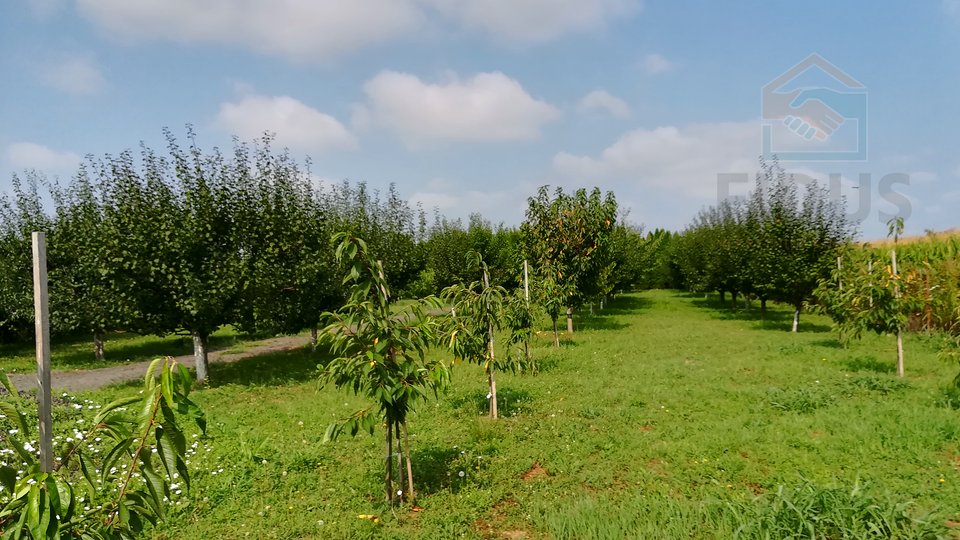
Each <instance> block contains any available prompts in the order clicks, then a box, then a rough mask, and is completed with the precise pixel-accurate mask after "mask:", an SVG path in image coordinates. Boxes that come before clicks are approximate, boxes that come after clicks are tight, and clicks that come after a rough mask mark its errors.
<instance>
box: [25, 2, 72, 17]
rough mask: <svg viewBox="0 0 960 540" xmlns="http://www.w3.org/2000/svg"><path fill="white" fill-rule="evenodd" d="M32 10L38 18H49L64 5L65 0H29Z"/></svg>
mask: <svg viewBox="0 0 960 540" xmlns="http://www.w3.org/2000/svg"><path fill="white" fill-rule="evenodd" d="M27 4H28V5H29V6H30V11H31V12H32V13H33V16H34V17H36V18H38V19H48V18H50V17H51V16H53V15H54V14H56V13H57V12H58V11H60V8H61V7H63V0H28V1H27Z"/></svg>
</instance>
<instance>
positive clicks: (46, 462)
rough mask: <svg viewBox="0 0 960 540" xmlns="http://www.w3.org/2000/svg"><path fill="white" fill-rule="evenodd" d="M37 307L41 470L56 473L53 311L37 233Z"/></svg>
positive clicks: (41, 238) (40, 236) (41, 241)
mask: <svg viewBox="0 0 960 540" xmlns="http://www.w3.org/2000/svg"><path fill="white" fill-rule="evenodd" d="M33 307H34V314H35V321H36V336H37V387H38V390H37V398H38V400H39V402H40V405H39V408H38V413H39V415H40V469H41V470H42V471H43V472H46V473H49V472H53V417H52V415H51V412H50V402H51V397H50V311H49V298H48V297H47V240H46V237H45V235H44V234H43V233H42V232H35V233H33Z"/></svg>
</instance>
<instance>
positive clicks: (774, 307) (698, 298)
mask: <svg viewBox="0 0 960 540" xmlns="http://www.w3.org/2000/svg"><path fill="white" fill-rule="evenodd" d="M688 296H689V297H690V298H692V300H691V302H690V303H691V304H693V305H694V306H696V307H698V308H701V309H706V310H710V311H711V312H712V316H713V318H715V319H720V320H727V321H748V322H753V323H755V324H754V325H753V326H754V328H756V329H758V330H774V331H779V332H789V331H790V329H791V328H792V326H793V310H792V309H791V308H787V309H785V308H784V307H783V305H782V304H777V303H774V302H768V303H767V309H766V313H762V312H761V310H760V306H759V304H758V303H757V302H753V303H752V304H751V307H750V309H744V308H743V304H741V303H740V301H739V300H738V302H737V303H736V304H734V303H733V302H731V301H730V300H729V299H728V300H727V301H726V302H724V303H721V302H720V300H719V299H718V298H714V297H710V298H709V299H705V298H703V295H688ZM803 315H804V314H803V313H801V314H800V327H799V332H800V333H804V332H815V333H824V332H830V331H832V330H833V328H831V327H830V325H826V324H817V323H811V322H808V321H804V317H803Z"/></svg>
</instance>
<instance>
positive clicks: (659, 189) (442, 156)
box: [0, 0, 960, 238]
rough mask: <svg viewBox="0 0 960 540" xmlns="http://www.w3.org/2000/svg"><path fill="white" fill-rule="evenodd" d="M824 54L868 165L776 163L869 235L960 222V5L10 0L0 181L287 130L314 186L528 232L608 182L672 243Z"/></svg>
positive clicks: (0, 14)
mask: <svg viewBox="0 0 960 540" xmlns="http://www.w3.org/2000/svg"><path fill="white" fill-rule="evenodd" d="M812 53H817V54H819V55H820V56H821V57H822V58H824V59H826V60H828V61H829V62H831V63H832V64H833V65H835V66H837V67H838V68H839V69H841V70H842V71H844V72H845V73H847V74H849V75H850V76H851V77H853V78H854V79H856V80H857V81H859V82H860V83H862V84H863V86H864V87H865V92H866V94H867V100H868V109H867V115H866V119H867V126H868V130H867V135H868V136H867V141H866V144H867V151H868V159H867V160H866V161H857V162H823V161H807V160H805V161H791V162H787V163H784V165H785V166H786V168H787V169H788V170H791V171H794V172H796V173H798V174H805V175H808V176H812V177H817V178H820V179H826V178H827V176H828V175H829V174H831V173H832V174H835V175H839V176H837V178H839V179H840V184H839V185H840V186H841V187H840V191H841V193H843V194H845V195H847V196H852V197H855V198H860V197H861V196H862V197H863V198H864V199H865V200H867V201H868V206H867V207H864V208H860V205H859V204H851V205H850V206H851V208H850V212H851V213H854V212H855V211H857V210H858V209H861V210H869V213H867V215H866V217H865V218H864V221H863V223H862V225H861V227H860V229H861V233H862V235H863V236H864V237H866V238H875V237H879V236H883V234H884V232H885V227H884V226H883V225H882V223H881V221H882V219H881V218H880V216H879V214H878V212H886V213H894V212H897V211H898V209H899V210H900V211H904V212H905V213H906V217H907V220H906V224H907V232H908V233H914V234H917V233H922V232H923V231H924V230H925V229H937V230H939V229H946V228H951V227H955V226H960V212H958V211H957V208H958V205H960V183H958V180H960V155H958V153H957V152H956V151H955V146H956V142H957V141H958V140H960V122H957V121H956V119H958V118H960V105H958V100H957V97H956V89H957V88H958V87H960V84H958V83H960V69H958V60H960V54H958V53H960V1H957V0H949V1H945V2H940V1H925V2H888V1H877V2H871V3H870V4H869V8H867V7H866V4H864V3H862V2H854V1H849V2H837V1H813V2H804V3H803V4H802V7H801V6H800V4H798V3H789V4H788V3H781V2H768V1H744V2H693V1H667V0H647V1H644V2H641V1H640V0H351V1H349V2H348V1H345V0H340V1H334V0H312V1H311V0H273V1H269V2H268V1H266V0H264V1H255V0H234V1H229V0H210V1H205V2H194V1H191V0H140V1H136V2H131V1H129V0H25V1H21V0H14V1H11V2H3V3H2V4H0V73H2V80H3V83H2V84H0V189H2V190H6V189H8V188H9V184H10V177H11V174H12V173H14V172H16V171H20V170H23V169H26V168H36V169H39V170H42V171H44V172H45V173H47V174H48V175H49V176H59V177H68V176H70V175H71V174H72V172H73V171H74V170H75V168H76V164H77V163H78V162H79V160H80V159H81V156H83V155H85V154H89V153H92V154H103V153H118V152H120V151H121V150H124V149H127V148H135V147H136V146H137V145H138V144H139V142H140V141H144V142H146V143H147V144H148V145H151V146H155V147H161V146H162V136H161V128H162V127H164V126H169V127H171V128H172V129H174V131H175V132H177V133H180V134H182V133H183V132H184V129H183V126H184V125H185V124H187V123H190V124H193V125H194V126H195V128H196V130H197V133H198V135H199V142H200V144H201V145H202V146H204V147H207V148H209V147H212V146H215V145H216V146H222V147H226V146H229V145H230V140H231V136H232V135H237V136H239V137H240V138H241V139H245V140H250V139H253V138H255V137H257V134H259V133H262V132H263V131H264V130H269V131H272V132H275V133H276V134H277V139H278V141H279V142H280V143H281V144H283V145H285V146H288V147H289V148H290V149H291V151H292V152H293V153H294V154H296V155H300V156H305V155H309V156H310V157H311V159H312V161H313V166H312V172H313V173H314V174H315V175H316V176H317V180H318V181H331V180H333V181H336V180H340V179H344V178H347V179H350V180H354V181H356V180H364V181H366V182H368V183H369V184H370V185H371V186H374V187H380V188H384V187H386V186H387V185H388V184H389V183H390V182H395V183H396V184H397V185H398V187H399V188H400V191H401V193H402V194H403V195H404V196H405V197H408V198H409V199H410V200H411V201H414V202H416V201H419V202H422V203H423V204H424V205H425V206H426V207H427V208H428V209H429V208H433V207H439V209H440V210H441V212H443V213H444V214H447V215H450V216H455V217H456V216H466V215H467V214H468V213H470V212H473V211H479V212H481V213H483V214H484V215H485V216H486V217H488V218H490V219H492V220H494V221H503V222H506V223H508V224H516V223H519V222H520V221H521V220H522V218H523V210H524V208H525V200H526V197H528V196H530V195H532V194H533V193H534V191H535V189H536V187H537V186H539V185H542V184H552V185H560V186H563V187H565V188H575V187H581V186H586V187H590V186H594V185H598V186H600V187H602V188H604V189H611V190H613V191H615V192H616V194H617V196H618V199H619V200H620V202H621V205H622V206H623V207H625V208H629V210H630V219H631V221H634V222H636V223H641V224H643V225H645V226H646V227H648V228H653V227H666V228H672V229H680V228H682V227H683V226H684V225H685V224H686V223H688V222H689V221H690V219H691V218H692V217H693V215H694V214H695V213H696V212H697V211H698V210H699V209H700V208H702V207H703V206H705V205H709V204H711V203H714V202H715V201H716V199H717V192H718V174H721V173H728V174H729V173H740V174H746V175H748V177H751V178H752V176H753V174H755V171H756V169H757V157H758V156H759V154H760V153H761V151H762V149H761V143H760V132H761V122H762V119H761V88H762V87H763V86H764V85H765V84H767V83H768V82H770V81H772V80H774V79H775V78H776V77H778V76H779V75H780V74H781V73H784V72H786V71H787V70H788V69H790V68H791V67H792V66H793V65H795V64H797V63H798V62H800V61H802V60H804V59H805V58H807V57H808V56H809V55H810V54H812ZM809 84H823V81H818V82H813V83H808V84H807V86H809ZM854 125H856V124H855V123H854V122H853V121H846V122H845V123H844V124H843V125H842V126H841V127H840V128H838V130H837V132H836V133H835V134H833V135H831V137H833V138H832V139H831V138H828V139H827V140H826V141H827V142H825V143H823V144H835V143H836V141H840V140H841V136H842V135H843V133H847V134H849V132H848V131H843V130H848V129H850V126H854ZM892 173H903V174H907V175H909V183H900V184H896V185H895V187H894V190H895V191H897V192H899V193H901V194H902V195H903V196H904V197H906V200H908V201H909V208H907V207H906V205H905V204H904V203H902V202H901V203H899V206H898V204H897V199H896V198H892V197H890V196H886V197H885V196H883V195H882V194H881V192H880V188H879V187H878V186H879V184H880V182H881V179H882V178H883V177H884V176H885V175H889V174H892ZM862 174H869V175H870V184H869V185H867V184H861V185H860V188H859V190H853V189H851V186H852V185H853V184H854V183H856V182H858V179H859V178H861V175H862ZM863 213H864V212H860V214H861V215H862V214H863Z"/></svg>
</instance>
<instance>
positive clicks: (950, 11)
mask: <svg viewBox="0 0 960 540" xmlns="http://www.w3.org/2000/svg"><path fill="white" fill-rule="evenodd" d="M943 12H944V13H946V14H947V15H948V16H950V17H954V18H956V19H960V0H943Z"/></svg>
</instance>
